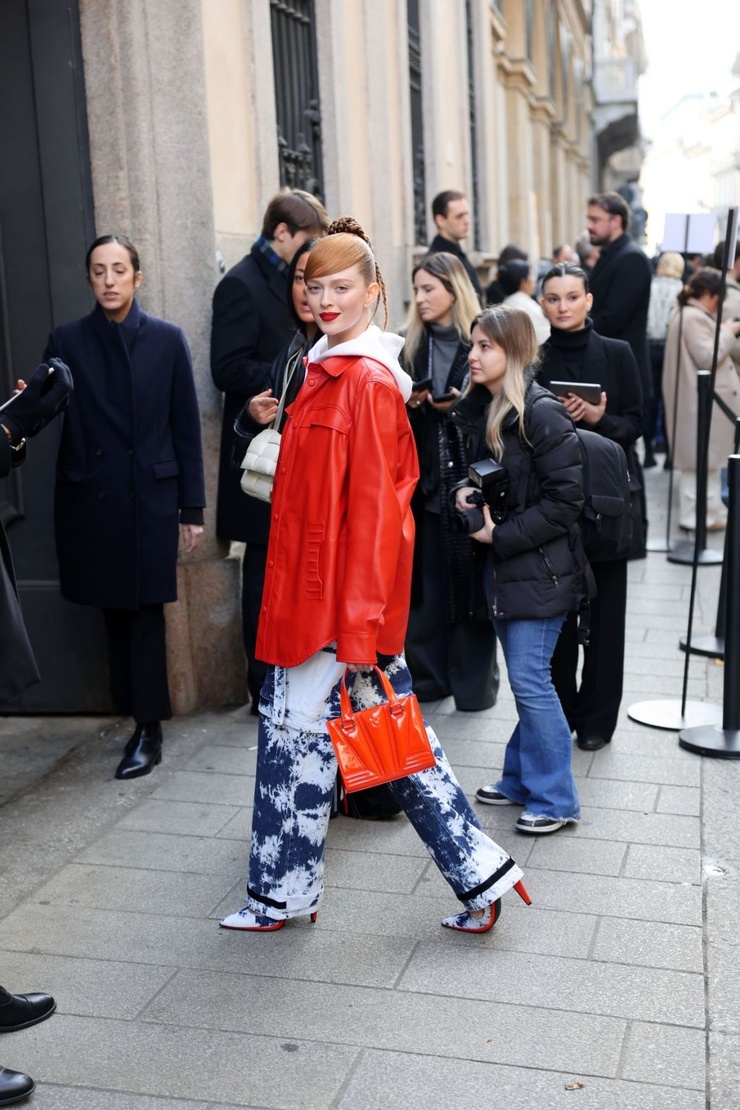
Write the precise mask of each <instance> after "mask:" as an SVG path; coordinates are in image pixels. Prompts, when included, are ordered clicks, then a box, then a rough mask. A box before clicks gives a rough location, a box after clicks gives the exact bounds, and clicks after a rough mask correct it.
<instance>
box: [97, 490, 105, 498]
mask: <svg viewBox="0 0 740 1110" xmlns="http://www.w3.org/2000/svg"><path fill="white" fill-rule="evenodd" d="M98 497H105V492H104V490H102V489H101V491H100V493H99V494H98Z"/></svg>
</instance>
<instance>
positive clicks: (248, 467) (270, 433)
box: [241, 365, 295, 501]
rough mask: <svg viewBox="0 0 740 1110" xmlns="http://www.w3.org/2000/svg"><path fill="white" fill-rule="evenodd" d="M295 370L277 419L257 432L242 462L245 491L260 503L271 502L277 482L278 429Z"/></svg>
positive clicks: (287, 380)
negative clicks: (273, 487)
mask: <svg viewBox="0 0 740 1110" xmlns="http://www.w3.org/2000/svg"><path fill="white" fill-rule="evenodd" d="M294 370H295V365H294V366H292V367H291V368H290V371H289V373H288V375H287V377H286V380H285V384H284V386H283V395H282V397H281V398H280V404H279V405H278V409H277V412H276V413H275V419H274V420H273V422H272V424H270V426H269V428H263V430H262V431H261V432H258V433H257V435H256V436H255V437H254V439H253V440H252V441H251V442H250V444H249V447H247V453H246V455H245V456H244V458H243V459H242V466H241V468H242V481H241V486H242V489H243V490H244V492H245V493H248V494H249V496H250V497H256V498H257V499H258V500H259V501H271V500H272V483H273V482H274V480H275V470H276V469H277V460H278V455H279V454H280V432H278V431H277V429H278V428H279V427H280V421H281V420H282V419H283V410H284V408H285V399H286V397H287V396H288V386H289V385H290V381H291V378H292V377H293V372H294Z"/></svg>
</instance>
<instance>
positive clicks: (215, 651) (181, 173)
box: [80, 0, 246, 713]
mask: <svg viewBox="0 0 740 1110" xmlns="http://www.w3.org/2000/svg"><path fill="white" fill-rule="evenodd" d="M80 21H81V31H82V52H83V59H84V67H85V87H86V95H87V116H88V129H89V137H90V161H91V166H92V179H93V194H94V203H95V222H96V232H97V234H99V235H102V234H109V233H115V232H121V233H123V234H125V235H128V236H129V237H130V238H131V239H132V241H133V242H134V243H135V244H136V245H137V247H138V248H139V253H140V256H141V259H142V271H143V274H144V281H143V284H142V287H141V302H142V306H143V307H144V308H145V309H146V310H147V311H150V312H152V313H153V314H154V315H157V316H161V317H163V318H164V319H166V320H170V321H172V322H173V323H177V324H179V325H180V326H181V327H182V328H183V330H184V331H185V334H186V336H187V338H188V342H189V344H190V348H191V351H192V355H193V366H194V372H195V383H196V389H197V393H198V402H199V406H200V413H201V425H202V431H203V445H204V457H205V466H206V497H207V501H208V509H207V510H206V527H205V535H204V539H203V541H202V543H201V546H200V547H199V548H198V550H197V552H196V553H195V554H194V555H193V556H190V557H189V558H188V559H186V560H181V562H180V565H179V567H178V595H179V598H180V600H179V601H178V602H177V603H176V604H174V605H171V606H167V610H168V612H167V625H168V631H169V635H168V640H169V645H168V647H169V663H170V679H171V685H172V689H171V693H172V699H173V706H174V708H175V711H176V712H178V713H183V712H188V711H190V710H192V709H195V708H196V707H199V706H206V705H223V704H228V703H235V702H239V701H243V700H245V698H246V677H245V665H244V654H243V651H242V647H241V634H240V615H239V566H238V563H237V562H236V561H235V560H232V559H227V558H225V555H226V554H227V552H226V548H225V545H222V544H220V543H219V541H217V540H216V538H215V532H214V509H215V503H216V473H217V463H218V444H219V437H220V424H221V403H220V395H219V393H218V392H217V390H216V389H215V387H214V386H213V384H212V382H211V376H210V367H209V329H210V303H211V297H212V294H213V289H214V286H215V284H216V282H217V280H218V277H219V274H218V270H217V267H216V261H215V244H214V230H213V203H212V193H211V171H210V157H209V144H208V124H207V118H206V88H205V73H204V62H203V30H202V25H201V5H200V0H157V3H156V4H155V3H151V2H147V0H80Z"/></svg>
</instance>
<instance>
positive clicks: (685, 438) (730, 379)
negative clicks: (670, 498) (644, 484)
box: [663, 267, 740, 531]
mask: <svg viewBox="0 0 740 1110" xmlns="http://www.w3.org/2000/svg"><path fill="white" fill-rule="evenodd" d="M721 280H722V275H721V274H720V273H719V271H718V270H713V269H710V268H709V267H706V268H704V269H701V270H698V271H697V272H696V273H695V274H694V275H693V276H692V277H691V280H690V281H689V284H688V285H687V286H686V287H685V288H684V289H683V290H682V292H681V293H679V296H678V302H679V304H680V305H682V306H683V326H682V328H681V348H680V351H679V350H678V333H679V324H680V319H681V313H680V312H675V313H674V314H673V316H672V318H671V320H670V323H669V324H668V336H667V339H666V347H665V359H664V362H663V394H664V397H665V406H666V425H667V429H668V432H669V434H670V433H671V430H672V427H673V406H674V399H675V397H676V369H677V366H678V410H677V414H676V437H675V438H676V442H675V443H674V444H672V458H673V465H674V467H675V469H676V470H680V471H681V510H680V517H679V523H680V525H681V527H682V528H684V529H686V530H688V531H693V530H694V529H695V528H696V418H697V390H696V375H697V373H698V371H700V370H711V368H712V355H713V351H714V336H715V331H716V326H717V312H718V309H719V297H720V287H721ZM738 335H740V321H737V320H732V319H728V320H725V322H724V323H723V324H722V326H721V328H720V338H719V350H718V358H717V377H716V381H715V392H716V393H717V394H718V395H719V396H720V397H721V398H722V399H723V401H724V402H725V404H727V405H728V406H729V407H730V408H731V409H732V411H733V412H735V413H737V414H738V415H740V376H738V372H737V370H736V368H735V365H734V363H733V361H732V358H731V351H732V349H733V346H734V344H735V340H736V338H737V336H738ZM733 449H734V426H733V424H732V423H731V421H729V420H728V419H727V417H726V416H725V414H724V413H723V412H722V411H721V410H720V409H719V407H718V406H717V405H714V406H713V409H712V422H711V429H710V433H709V454H708V467H709V477H708V481H707V529H708V530H710V531H721V530H722V529H723V528H724V526H725V522H726V519H727V511H726V509H725V507H724V505H723V504H722V501H721V499H720V489H719V469H720V467H722V466H726V465H727V456H728V455H731V454H732V451H733Z"/></svg>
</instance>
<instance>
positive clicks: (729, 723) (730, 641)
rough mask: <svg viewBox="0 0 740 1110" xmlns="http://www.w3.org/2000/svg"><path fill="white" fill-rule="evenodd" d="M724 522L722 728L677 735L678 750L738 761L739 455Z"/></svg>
mask: <svg viewBox="0 0 740 1110" xmlns="http://www.w3.org/2000/svg"><path fill="white" fill-rule="evenodd" d="M728 471H729V483H730V512H729V516H728V520H727V611H726V612H727V615H726V618H725V620H726V624H725V627H726V635H725V679H724V701H723V709H722V725H721V726H720V725H710V726H706V725H701V726H699V727H697V728H687V729H685V730H684V731H683V732H681V733H680V734H679V737H678V743H679V747H681V748H685V749H686V750H687V751H690V752H695V753H696V754H697V755H708V756H713V757H714V758H715V759H740V455H730V459H729V467H728Z"/></svg>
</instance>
